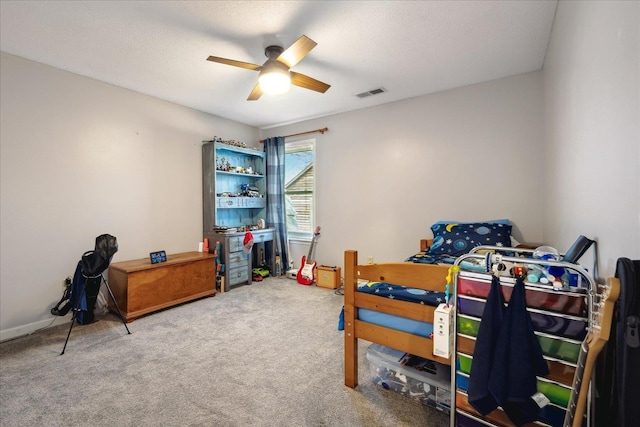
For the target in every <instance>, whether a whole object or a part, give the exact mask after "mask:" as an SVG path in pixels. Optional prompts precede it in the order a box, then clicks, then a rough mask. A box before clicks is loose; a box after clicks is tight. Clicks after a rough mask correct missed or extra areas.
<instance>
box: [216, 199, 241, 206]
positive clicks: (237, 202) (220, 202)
mask: <svg viewBox="0 0 640 427" xmlns="http://www.w3.org/2000/svg"><path fill="white" fill-rule="evenodd" d="M241 203H242V199H240V198H239V197H216V206H217V207H219V208H239V207H240V206H241Z"/></svg>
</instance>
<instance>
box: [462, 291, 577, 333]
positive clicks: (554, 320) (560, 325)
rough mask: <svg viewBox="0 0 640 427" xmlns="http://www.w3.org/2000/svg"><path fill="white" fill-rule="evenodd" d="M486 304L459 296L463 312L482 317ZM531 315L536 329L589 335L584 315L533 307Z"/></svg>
mask: <svg viewBox="0 0 640 427" xmlns="http://www.w3.org/2000/svg"><path fill="white" fill-rule="evenodd" d="M484 306H485V300H484V299H479V298H474V297H465V296H461V295H459V296H458V310H459V311H460V313H462V314H467V315H469V316H474V317H478V318H481V317H482V313H483V312H484ZM529 317H531V322H532V323H533V329H534V330H536V331H540V332H544V333H547V334H553V335H560V336H563V337H566V338H571V339H574V340H579V341H582V340H583V339H584V337H585V336H587V319H585V318H583V317H576V316H568V315H560V314H556V313H551V312H548V311H547V312H545V311H533V310H532V309H529Z"/></svg>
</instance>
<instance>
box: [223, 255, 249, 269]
mask: <svg viewBox="0 0 640 427" xmlns="http://www.w3.org/2000/svg"><path fill="white" fill-rule="evenodd" d="M248 263H249V257H248V255H247V254H245V253H244V252H242V251H240V252H231V253H230V254H229V265H228V266H227V268H229V269H233V268H241V267H244V268H249V264H248Z"/></svg>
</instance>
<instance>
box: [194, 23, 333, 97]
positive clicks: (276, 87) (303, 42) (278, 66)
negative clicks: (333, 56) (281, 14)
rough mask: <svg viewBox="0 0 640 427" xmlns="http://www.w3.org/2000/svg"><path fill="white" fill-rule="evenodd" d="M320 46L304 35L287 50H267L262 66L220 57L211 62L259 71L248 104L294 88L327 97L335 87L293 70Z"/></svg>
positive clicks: (273, 48)
mask: <svg viewBox="0 0 640 427" xmlns="http://www.w3.org/2000/svg"><path fill="white" fill-rule="evenodd" d="M316 45H317V43H316V42H314V41H313V40H311V39H310V38H309V37H307V36H305V35H303V36H301V37H300V38H299V39H298V40H296V41H295V42H294V43H293V44H292V45H291V46H289V47H288V48H287V49H286V50H285V49H283V48H282V47H281V46H267V47H266V48H265V50H264V54H265V56H266V57H267V58H268V59H267V61H266V62H265V63H264V64H262V65H256V64H251V63H249V62H242V61H236V60H233V59H226V58H220V57H218V56H209V57H208V58H207V61H212V62H219V63H221V64H227V65H233V66H234V67H240V68H247V69H249V70H254V71H259V72H260V74H259V75H258V83H256V85H255V86H254V87H253V90H252V91H251V93H250V94H249V97H248V98H247V101H255V100H257V99H259V98H260V96H262V94H263V93H269V94H274V95H275V94H279V93H284V92H286V91H287V90H289V87H290V85H295V86H299V87H302V88H305V89H311V90H314V91H316V92H321V93H325V92H326V91H327V90H328V89H329V88H330V87H331V86H330V85H328V84H326V83H323V82H321V81H319V80H316V79H314V78H311V77H309V76H306V75H304V74H300V73H296V72H295V71H291V67H293V66H294V65H296V64H297V63H298V62H300V61H301V60H302V58H304V57H305V56H306V55H307V54H308V53H309V52H310V51H311V49H313V48H314V47H316Z"/></svg>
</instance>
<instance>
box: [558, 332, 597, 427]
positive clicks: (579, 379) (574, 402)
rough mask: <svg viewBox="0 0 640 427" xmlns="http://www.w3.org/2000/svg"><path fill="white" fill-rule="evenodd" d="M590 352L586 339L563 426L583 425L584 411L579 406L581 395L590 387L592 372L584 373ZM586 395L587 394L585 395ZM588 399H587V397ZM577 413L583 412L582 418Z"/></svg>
mask: <svg viewBox="0 0 640 427" xmlns="http://www.w3.org/2000/svg"><path fill="white" fill-rule="evenodd" d="M588 354H589V346H588V345H587V340H586V339H585V341H584V342H583V343H582V345H580V355H579V356H578V365H577V366H576V372H575V374H574V376H573V387H572V389H571V400H570V402H569V406H567V413H566V415H565V418H564V425H563V427H573V426H574V425H576V426H581V425H582V420H581V419H580V418H582V412H581V411H578V406H579V401H580V396H581V395H582V394H583V393H586V391H585V390H588V388H589V379H590V377H591V375H590V374H588V375H589V376H587V377H585V376H584V374H585V373H586V372H585V366H586V365H587V363H588V362H587V358H588V357H587V355H588ZM585 378H586V380H587V381H586V386H585V387H583V386H582V385H583V384H582V383H583V379H585ZM584 397H586V394H585V396H584ZM585 400H586V399H585ZM576 413H578V414H581V415H580V418H577V417H576Z"/></svg>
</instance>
